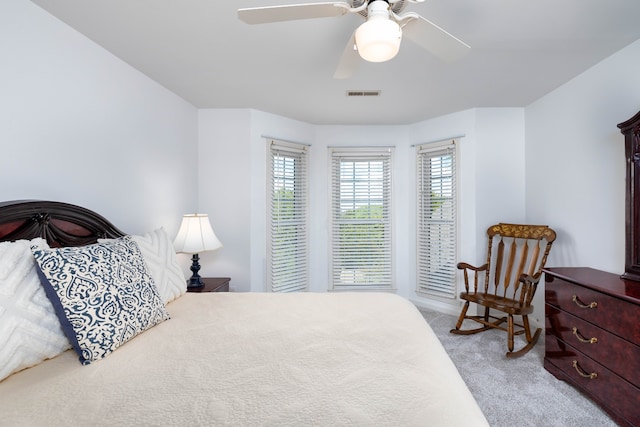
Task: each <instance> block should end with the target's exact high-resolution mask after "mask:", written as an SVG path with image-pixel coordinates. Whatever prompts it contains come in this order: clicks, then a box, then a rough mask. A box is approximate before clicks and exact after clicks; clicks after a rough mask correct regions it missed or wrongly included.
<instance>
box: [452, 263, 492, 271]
mask: <svg viewBox="0 0 640 427" xmlns="http://www.w3.org/2000/svg"><path fill="white" fill-rule="evenodd" d="M457 267H458V270H473V271H485V270H487V268H489V266H488V265H487V264H483V265H481V266H480V267H476V266H474V265H471V264H467V263H466V262H459V263H458V265H457Z"/></svg>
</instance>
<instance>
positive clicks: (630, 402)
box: [544, 335, 640, 426]
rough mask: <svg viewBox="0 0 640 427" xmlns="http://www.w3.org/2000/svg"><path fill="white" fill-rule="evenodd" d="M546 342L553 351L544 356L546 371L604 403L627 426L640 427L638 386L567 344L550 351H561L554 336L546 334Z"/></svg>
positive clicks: (639, 394) (639, 390) (639, 393)
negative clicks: (593, 376) (589, 376)
mask: <svg viewBox="0 0 640 427" xmlns="http://www.w3.org/2000/svg"><path fill="white" fill-rule="evenodd" d="M545 344H548V345H550V346H551V348H549V347H547V350H552V351H551V352H550V353H548V354H547V355H546V356H545V359H544V364H545V368H546V369H547V370H549V371H550V372H552V373H553V374H554V375H555V376H556V377H557V378H559V379H563V380H566V381H568V382H570V383H572V384H573V385H575V386H576V387H578V388H580V389H581V390H583V391H584V392H585V393H587V394H588V395H590V396H591V397H592V398H593V399H594V400H595V401H596V402H599V403H601V404H603V406H604V408H605V409H606V410H607V412H609V413H610V414H611V415H612V416H613V417H614V418H615V419H616V420H617V421H618V422H622V421H623V420H624V421H625V422H626V423H627V424H628V425H630V426H640V405H638V402H637V400H638V396H640V388H638V387H635V386H633V385H632V384H630V383H629V382H627V381H625V380H624V379H622V378H620V377H619V376H617V375H616V374H614V373H613V372H611V371H609V370H608V369H607V368H605V367H604V366H602V365H600V364H599V363H597V362H595V361H594V360H592V359H590V358H589V357H587V356H585V355H583V354H581V353H580V352H579V351H577V350H576V349H575V348H573V347H571V346H570V345H568V344H566V343H565V344H564V349H563V351H553V350H560V349H559V348H558V347H557V344H558V340H557V338H556V337H554V336H553V335H547V336H546V339H545ZM554 346H556V347H554ZM574 363H575V366H574ZM554 367H555V369H554ZM558 371H560V372H558ZM589 374H595V375H596V377H595V378H588V377H585V375H587V376H588V375H589Z"/></svg>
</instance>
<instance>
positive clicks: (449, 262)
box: [417, 141, 457, 298]
mask: <svg viewBox="0 0 640 427" xmlns="http://www.w3.org/2000/svg"><path fill="white" fill-rule="evenodd" d="M417 157H418V170H417V176H418V186H417V188H418V194H417V201H418V248H417V251H418V274H417V277H418V284H417V291H418V292H422V293H429V294H434V295H438V296H441V297H446V298H455V296H456V259H457V223H456V218H457V195H456V144H455V141H449V142H447V143H441V144H425V145H421V146H418V148H417Z"/></svg>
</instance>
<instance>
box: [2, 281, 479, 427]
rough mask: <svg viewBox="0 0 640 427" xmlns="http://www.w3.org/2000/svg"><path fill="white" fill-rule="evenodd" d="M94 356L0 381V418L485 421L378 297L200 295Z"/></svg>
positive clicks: (417, 331)
mask: <svg viewBox="0 0 640 427" xmlns="http://www.w3.org/2000/svg"><path fill="white" fill-rule="evenodd" d="M167 310H168V311H169V313H170V314H171V317H172V318H171V320H169V321H166V322H164V323H162V324H160V325H158V326H156V327H154V328H152V329H150V330H149V331H147V332H145V333H143V334H142V335H140V336H138V337H136V338H135V339H133V340H132V341H130V342H129V343H127V344H125V345H124V346H123V347H121V348H119V349H118V350H116V351H115V352H114V353H113V354H111V355H109V356H108V357H107V358H106V359H104V360H102V361H99V362H95V363H93V364H91V365H88V366H81V365H80V363H79V362H78V360H77V355H76V354H75V353H73V351H71V350H70V351H67V352H65V353H63V354H62V355H61V356H58V357H57V358H55V359H52V360H49V361H46V362H44V363H42V364H40V365H38V366H36V367H33V368H30V369H28V370H25V371H22V372H19V373H17V374H14V375H13V376H11V377H9V378H7V379H6V380H4V381H2V382H0V425H2V426H71V425H90V426H101V425H105V426H106V425H111V426H115V425H117V426H124V425H136V426H151V425H154V426H165V425H175V426H178V425H179V426H207V425H221V426H222V425H229V426H447V427H451V426H476V425H478V426H480V425H483V426H486V425H488V424H487V422H486V420H485V418H484V416H483V414H482V412H481V411H480V409H479V408H478V406H477V404H476V402H475V400H474V399H473V397H472V396H471V394H470V392H469V390H468V389H467V387H466V385H465V384H464V382H463V381H462V379H461V378H460V376H459V374H458V372H457V370H456V368H455V366H454V365H453V363H452V362H451V360H450V359H449V357H448V356H447V354H446V353H445V351H444V349H443V347H442V346H441V344H440V343H439V341H438V339H437V338H436V336H435V335H434V333H433V332H432V330H431V329H430V328H429V326H428V325H427V324H426V322H425V321H424V319H423V318H422V316H421V315H420V313H419V312H418V311H417V310H416V309H415V307H413V306H412V305H411V303H410V302H408V301H407V300H405V299H403V298H400V297H398V296H396V295H391V294H383V293H296V294H267V293H202V294H186V295H184V296H182V297H180V298H178V299H177V300H175V301H173V302H172V303H170V304H168V305H167Z"/></svg>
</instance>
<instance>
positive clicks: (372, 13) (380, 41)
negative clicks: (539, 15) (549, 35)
mask: <svg viewBox="0 0 640 427" xmlns="http://www.w3.org/2000/svg"><path fill="white" fill-rule="evenodd" d="M423 1H424V0H349V1H348V2H344V1H337V2H331V3H307V4H292V5H281V6H266V7H252V8H245V9H238V17H239V18H240V19H241V20H242V21H244V22H246V23H247V24H265V23H269V22H281V21H292V20H298V19H311V18H330V17H337V16H342V15H346V14H347V13H357V14H359V15H360V16H362V17H363V18H365V20H366V21H365V22H364V23H363V24H362V25H360V26H359V27H358V28H357V29H356V30H355V31H354V32H353V34H352V35H351V38H350V39H349V41H348V42H347V45H346V47H345V49H344V51H343V53H342V57H341V58H340V62H339V63H338V68H337V69H336V72H335V73H334V75H333V77H334V78H337V79H344V78H347V77H350V76H351V75H352V74H353V72H354V71H355V69H356V68H357V66H358V61H359V59H358V58H359V57H361V58H363V59H364V60H366V61H370V62H383V61H388V60H389V59H391V58H393V57H394V56H395V55H396V54H397V53H398V50H399V49H400V42H401V41H402V37H403V35H404V36H405V37H406V38H408V39H409V40H411V41H413V42H414V43H416V44H417V45H418V46H420V47H422V48H424V49H426V50H427V51H429V52H431V53H432V54H434V55H436V56H437V57H439V58H441V59H443V60H445V61H453V60H456V59H458V58H460V57H462V56H463V55H464V54H465V53H467V51H468V50H469V49H470V47H469V45H468V44H466V43H465V42H463V41H462V40H460V39H458V38H456V37H455V36H453V35H451V34H449V33H448V32H447V31H445V30H444V29H442V28H440V27H439V26H437V25H436V24H434V23H433V22H431V21H429V20H428V19H425V18H423V17H422V16H420V15H418V14H417V13H415V12H407V13H404V14H401V12H402V11H403V10H404V8H405V6H406V4H407V2H408V3H422V2H423Z"/></svg>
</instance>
